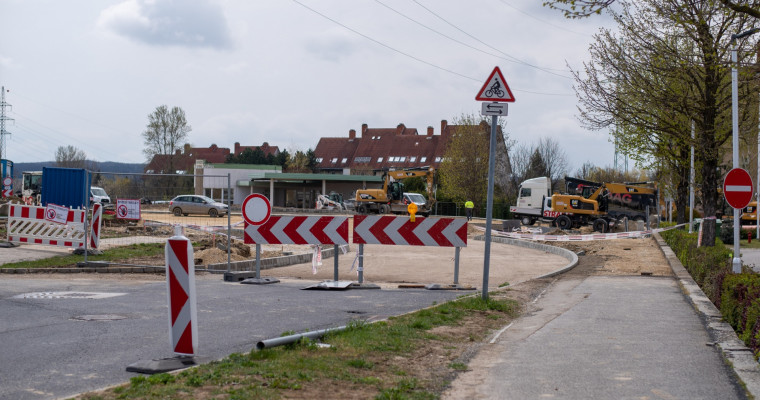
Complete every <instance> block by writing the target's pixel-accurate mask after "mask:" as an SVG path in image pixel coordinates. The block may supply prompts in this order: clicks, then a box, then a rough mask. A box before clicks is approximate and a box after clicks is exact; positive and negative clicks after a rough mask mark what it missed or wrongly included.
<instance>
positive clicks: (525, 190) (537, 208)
mask: <svg viewBox="0 0 760 400" xmlns="http://www.w3.org/2000/svg"><path fill="white" fill-rule="evenodd" d="M551 197H552V183H551V180H550V179H549V178H548V177H546V176H542V177H539V178H532V179H528V180H526V181H523V183H521V184H520V187H519V189H518V190H517V202H516V203H517V204H516V205H514V206H510V207H509V211H510V212H511V213H512V217H513V218H515V219H519V220H520V221H521V222H522V224H523V225H533V224H535V223H536V221H537V220H539V219H543V218H544V217H549V218H552V219H553V218H555V217H556V215H551V214H552V211H550V210H548V209H547V208H546V207H545V206H544V204H545V203H546V199H547V198H548V199H550V198H551ZM549 208H551V207H549ZM545 211H547V212H548V213H549V214H550V215H544V212H545Z"/></svg>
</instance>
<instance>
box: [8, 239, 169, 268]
mask: <svg viewBox="0 0 760 400" xmlns="http://www.w3.org/2000/svg"><path fill="white" fill-rule="evenodd" d="M161 254H164V244H163V243H141V244H132V245H128V246H120V247H113V248H110V249H108V250H106V251H104V252H103V254H100V255H88V256H87V261H107V262H115V261H127V260H130V259H133V258H135V257H150V256H157V255H161ZM78 262H84V255H74V254H71V255H65V256H55V257H50V258H44V259H40V260H32V261H20V262H15V263H7V264H3V265H0V268H55V267H63V266H68V265H76V264H77V263H78Z"/></svg>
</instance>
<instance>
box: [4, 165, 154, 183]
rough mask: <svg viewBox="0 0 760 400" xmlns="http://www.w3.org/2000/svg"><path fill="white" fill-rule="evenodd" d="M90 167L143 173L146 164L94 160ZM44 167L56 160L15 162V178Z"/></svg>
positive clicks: (100, 169) (119, 171) (94, 169)
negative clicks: (25, 172)
mask: <svg viewBox="0 0 760 400" xmlns="http://www.w3.org/2000/svg"><path fill="white" fill-rule="evenodd" d="M92 163H93V166H92V167H91V168H90V170H91V171H93V172H117V173H124V174H141V173H143V171H144V168H145V164H142V163H120V162H114V161H103V162H92ZM42 167H55V161H44V162H30V163H14V164H13V178H14V179H15V178H21V173H22V172H24V171H42Z"/></svg>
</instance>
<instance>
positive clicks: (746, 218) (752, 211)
mask: <svg viewBox="0 0 760 400" xmlns="http://www.w3.org/2000/svg"><path fill="white" fill-rule="evenodd" d="M741 221H742V225H755V224H756V223H757V202H756V201H753V202H750V203H749V204H748V205H747V207H744V209H743V210H742V218H741Z"/></svg>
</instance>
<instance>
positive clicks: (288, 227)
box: [224, 216, 379, 289]
mask: <svg viewBox="0 0 760 400" xmlns="http://www.w3.org/2000/svg"><path fill="white" fill-rule="evenodd" d="M243 242H244V243H246V244H256V273H255V275H254V276H252V277H246V278H245V279H243V280H242V281H241V282H240V283H245V284H265V283H274V282H279V280H277V279H274V278H262V277H261V245H262V244H310V245H314V246H321V245H325V244H331V245H333V246H334V247H333V257H334V261H335V265H334V273H333V277H334V281H333V282H330V281H325V282H321V283H319V284H316V285H311V286H308V287H306V288H304V289H347V288H348V287H349V286H351V282H341V281H338V253H339V251H340V250H339V247H340V245H346V244H348V217H336V216H330V217H305V216H271V217H269V218H268V219H267V220H266V221H265V222H263V223H261V224H259V225H254V224H250V223H248V222H247V221H246V223H245V237H244V240H243ZM318 251H320V253H319V255H320V257H321V248H320V250H318ZM315 259H316V255H315ZM240 274H241V273H240V272H236V273H232V272H227V273H226V274H225V277H224V280H226V281H227V280H232V281H235V280H238V279H239V278H240ZM243 274H245V273H243ZM378 288H379V287H378Z"/></svg>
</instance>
